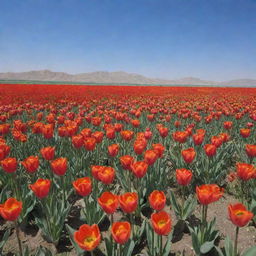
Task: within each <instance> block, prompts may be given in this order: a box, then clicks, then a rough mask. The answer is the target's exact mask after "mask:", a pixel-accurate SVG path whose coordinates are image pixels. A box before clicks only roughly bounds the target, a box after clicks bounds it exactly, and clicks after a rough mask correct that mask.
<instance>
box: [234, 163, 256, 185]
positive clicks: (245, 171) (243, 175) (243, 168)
mask: <svg viewBox="0 0 256 256" xmlns="http://www.w3.org/2000/svg"><path fill="white" fill-rule="evenodd" d="M236 173H237V176H238V177H239V178H240V179H242V180H244V181H247V180H249V179H252V178H255V177H256V176H255V175H256V168H255V167H254V166H253V165H252V164H246V163H237V164H236Z"/></svg>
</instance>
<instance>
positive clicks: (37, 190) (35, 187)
mask: <svg viewBox="0 0 256 256" xmlns="http://www.w3.org/2000/svg"><path fill="white" fill-rule="evenodd" d="M50 186H51V181H50V180H48V179H45V180H44V179H38V180H37V181H36V182H35V183H34V184H31V185H29V188H30V189H31V190H32V191H33V192H34V194H35V195H36V196H37V197H38V198H40V199H42V198H44V197H46V196H48V194H49V191H50Z"/></svg>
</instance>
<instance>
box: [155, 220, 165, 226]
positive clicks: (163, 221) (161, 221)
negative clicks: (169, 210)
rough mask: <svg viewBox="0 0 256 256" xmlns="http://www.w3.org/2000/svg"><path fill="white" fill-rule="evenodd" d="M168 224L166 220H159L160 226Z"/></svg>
mask: <svg viewBox="0 0 256 256" xmlns="http://www.w3.org/2000/svg"><path fill="white" fill-rule="evenodd" d="M165 224H166V221H165V220H160V221H158V223H157V225H158V226H159V228H162V227H163V226H164V225H165Z"/></svg>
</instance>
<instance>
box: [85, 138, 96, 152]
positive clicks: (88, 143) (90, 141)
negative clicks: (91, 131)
mask: <svg viewBox="0 0 256 256" xmlns="http://www.w3.org/2000/svg"><path fill="white" fill-rule="evenodd" d="M84 147H85V149H86V150H88V151H93V150H94V149H95V147H96V139H95V138H94V137H86V138H85V139H84Z"/></svg>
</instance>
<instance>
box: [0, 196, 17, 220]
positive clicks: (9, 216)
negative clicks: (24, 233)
mask: <svg viewBox="0 0 256 256" xmlns="http://www.w3.org/2000/svg"><path fill="white" fill-rule="evenodd" d="M21 211H22V202H20V201H17V200H16V199H15V198H13V197H11V198H9V199H7V200H6V201H5V203H3V204H0V214H1V216H2V217H3V218H4V219H5V220H9V221H14V220H16V219H17V218H18V217H19V215H20V213H21Z"/></svg>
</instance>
